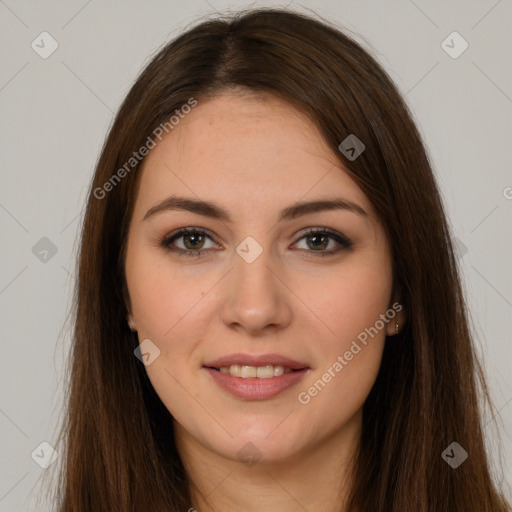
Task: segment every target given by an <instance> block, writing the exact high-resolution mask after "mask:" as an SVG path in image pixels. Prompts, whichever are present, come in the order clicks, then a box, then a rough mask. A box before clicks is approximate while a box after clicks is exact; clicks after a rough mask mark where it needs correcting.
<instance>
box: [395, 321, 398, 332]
mask: <svg viewBox="0 0 512 512" xmlns="http://www.w3.org/2000/svg"><path fill="white" fill-rule="evenodd" d="M395 334H398V322H396V321H395Z"/></svg>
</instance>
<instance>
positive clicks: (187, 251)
mask: <svg viewBox="0 0 512 512" xmlns="http://www.w3.org/2000/svg"><path fill="white" fill-rule="evenodd" d="M207 240H210V241H211V242H212V243H213V247H208V246H206V247H205V242H206V241H207ZM175 241H177V243H176V244H175V245H173V244H174V242H175ZM160 245H162V247H164V248H166V249H167V250H169V251H172V252H175V253H177V254H178V255H180V256H200V255H201V254H202V251H203V250H206V249H212V248H215V247H218V246H217V245H216V244H215V242H213V239H212V237H211V236H210V235H208V234H207V233H206V232H205V231H204V230H202V229H198V228H185V229H180V230H179V231H178V232H177V233H174V234H171V235H168V236H166V237H164V238H163V239H162V241H161V242H160Z"/></svg>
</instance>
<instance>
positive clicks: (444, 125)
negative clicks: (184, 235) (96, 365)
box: [0, 0, 512, 512]
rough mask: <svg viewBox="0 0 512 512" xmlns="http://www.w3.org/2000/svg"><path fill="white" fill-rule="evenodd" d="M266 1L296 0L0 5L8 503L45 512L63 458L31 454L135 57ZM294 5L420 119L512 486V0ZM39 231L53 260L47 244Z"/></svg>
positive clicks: (53, 412)
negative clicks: (40, 499)
mask: <svg viewBox="0 0 512 512" xmlns="http://www.w3.org/2000/svg"><path fill="white" fill-rule="evenodd" d="M257 5H258V6H259V5H286V3H283V4H277V3H276V4H274V3H272V2H265V3H252V4H245V3H241V2H230V3H226V2H224V1H222V0H192V1H176V2H172V3H171V2H163V1H147V2H142V1H139V2H133V1H132V2H121V1H109V2H106V1H105V2H99V1H98V0H89V1H87V0H82V1H65V2H64V1H52V2H35V1H25V2H22V1H15V0H0V41H1V44H0V48H1V49H0V52H1V58H2V66H1V70H0V109H1V127H0V129H1V139H2V151H1V153H0V155H1V156H0V158H1V165H0V169H1V173H2V176H1V179H2V181H1V183H2V185H1V188H0V228H1V233H2V243H1V269H0V311H1V315H2V319H1V326H2V328H1V330H2V334H1V343H2V345H1V348H2V356H3V357H2V359H1V363H0V365H1V366H0V375H1V383H2V386H1V395H0V429H1V433H2V435H1V446H0V459H1V461H2V463H1V473H0V510H2V511H9V512H12V511H28V510H36V509H37V510H43V507H37V506H36V504H35V500H36V498H37V494H38V492H39V488H38V487H37V486H36V483H37V482H38V479H39V477H40V476H41V475H42V473H44V472H45V471H51V469H52V468H56V467H57V466H58V462H59V460H60V459H58V458H57V463H56V464H53V465H52V466H51V467H50V469H49V470H43V469H41V468H40V467H39V466H38V465H37V464H36V462H34V460H33V459H32V458H31V453H32V452H33V451H34V450H35V449H36V448H37V447H38V446H39V444H40V443H41V442H43V441H47V442H49V443H50V444H52V442H53V440H54V429H55V426H56V422H57V420H58V415H59V413H60V410H61V400H62V387H63V383H64V381H63V379H64V376H65V374H64V361H65V356H66V354H67V351H68V348H69V340H70V338H69V327H70V326H69V323H66V318H67V312H68V310H69V304H70V298H71V290H72V286H73V284H74V274H75V266H74V259H75V257H76V249H77V244H76V237H77V229H78V226H79V225H80V221H81V215H82V208H83V205H84V201H85V197H86V191H87V187H88V185H89V182H90V179H91V176H92V172H93V168H94V165H95V163H96V160H97V157H98V154H99V151H100V148H101V145H102V143H103V140H104V137H105V134H106V132H107V129H108V128H109V126H110V124H111V122H112V119H113V113H114V112H115V111H116V109H117V108H118V106H119V104H120V102H121V101H122V99H123V97H124V96H125V94H126V93H127V91H128V89H129V88H130V86H131V84H132V83H133V81H134V79H135V78H136V76H137V75H138V72H139V71H140V69H141V66H142V65H143V64H144V63H145V62H147V60H148V59H149V58H150V56H152V55H154V53H155V52H156V51H157V49H158V48H159V47H160V46H161V45H162V44H163V43H164V42H166V41H168V40H169V39H170V38H171V37H173V36H174V35H176V34H177V33H179V32H181V31H183V30H184V29H185V28H186V27H187V26H188V25H189V24H190V23H191V22H193V21H194V20H195V19H196V18H197V17H198V16H200V15H206V14H208V13H213V12H215V10H218V11H223V10H225V9H226V8H230V9H237V8H241V7H247V6H257ZM288 5H290V6H291V7H293V8H296V9H298V10H302V11H306V12H307V9H312V10H314V11H315V12H317V13H318V14H320V15H321V16H323V17H324V18H326V19H329V20H332V21H334V22H336V23H338V24H339V25H340V26H342V27H345V28H346V29H348V30H350V31H354V32H355V33H356V34H360V36H356V39H357V40H359V41H360V42H361V43H362V44H363V45H364V46H368V45H370V46H371V47H373V48H374V49H375V52H376V54H377V58H378V59H379V61H380V62H381V63H382V64H383V66H384V67H385V68H386V69H387V70H388V72H389V73H390V74H391V76H392V78H393V79H394V80H395V82H396V83H397V85H398V87H399V88H400V90H401V91H402V92H403V94H404V95H405V97H406V100H407V102H408V103H409V105H410V107H411V109H412V111H413V113H414V115H415V117H416V119H417V122H418V125H419V127H420V130H421V132H422V134H423V136H424V138H425V141H426V143H427V146H428V148H429V151H430V154H431V157H432V161H433V164H434V165H435V170H436V173H437V176H438V179H439V184H440V187H441V190H442V193H443V196H444V198H445V202H446V205H447V209H448V214H449V216H450V221H451V223H452V226H453V231H454V233H455V236H456V237H457V239H458V240H459V248H460V253H459V254H460V258H459V261H460V265H461V268H462V270H463V274H464V281H465V287H466V289H467V293H468V299H469V304H470V306H471V311H472V318H473V321H474V326H475V332H476V335H477V349H478V352H479V353H480V354H481V355H482V357H484V365H485V369H486V372H487V375H488V379H489V384H490V387H491V392H492V396H493V399H494V401H495V404H496V408H497V410H498V411H499V415H498V419H499V421H500V432H501V438H502V444H501V446H500V445H499V444H497V437H496V432H495V431H494V430H492V429H491V425H492V424H490V423H488V426H487V430H486V434H487V439H488V442H489V449H490V450H491V453H492V458H493V461H494V462H496V463H499V462H500V459H502V462H503V464H504V474H502V475H501V478H503V479H504V480H506V481H508V484H507V483H506V482H505V481H504V482H503V485H505V486H506V492H507V493H508V495H509V496H512V493H511V492H510V487H509V486H510V483H511V482H512V439H511V430H512V428H511V424H512V377H511V367H512V347H511V343H510V341H511V331H512V328H511V327H512V326H511V317H512V315H511V313H512V286H511V282H512V279H511V277H512V276H511V273H512V272H511V265H510V261H511V259H510V258H511V253H512V251H511V245H512V229H511V224H512V222H511V220H512V219H511V207H512V199H511V198H512V189H511V188H507V187H512V175H511V173H510V169H511V165H510V164H511V162H510V153H511V152H510V147H511V145H510V142H511V116H510V114H511V104H512V99H511V98H512V93H511V63H512V59H511V29H510V27H511V11H512V8H511V2H510V0H500V1H496V0H479V1H458V2H445V1H441V0H436V1H429V2H427V1H420V0H415V1H412V0H403V1H390V0H387V1H380V2H377V1H375V2H370V1H361V0H359V1H355V0H352V1H347V0H343V1H339V0H338V1H320V0H318V1H314V2H309V3H302V4H299V3H298V2H291V3H288ZM43 31H47V32H49V33H50V34H51V35H52V37H53V38H54V39H55V40H56V41H57V42H58V45H59V46H58V48H57V50H56V51H55V52H54V53H53V54H52V55H51V56H50V57H48V58H47V59H43V58H41V57H40V56H39V55H38V54H37V53H36V52H35V51H34V50H33V49H32V47H31V43H32V41H34V40H36V43H37V41H40V38H38V36H39V34H41V32H43ZM453 31H457V32H459V33H460V34H461V36H462V37H463V38H464V39H465V40H466V41H467V42H468V43H469V48H468V49H467V50H466V51H465V52H464V53H463V54H462V55H460V56H459V57H458V58H456V59H454V58H452V57H450V56H449V55H448V54H447V53H446V52H445V51H444V49H443V48H442V46H441V43H442V41H443V40H445V38H446V37H447V36H448V35H449V34H451V33H452V32H453ZM39 44H40V45H41V43H39ZM449 44H452V43H449ZM453 44H454V45H455V49H457V48H460V45H459V43H458V42H455V43H453ZM45 48H48V44H47V43H46V44H45ZM507 196H508V198H507ZM43 237H47V238H48V239H49V240H50V241H51V242H52V243H53V244H54V245H55V248H56V249H57V252H56V254H54V255H53V254H52V252H51V251H50V252H48V253H47V254H46V255H45V254H44V253H43V252H41V251H42V250H44V249H45V247H46V245H45V244H48V242H47V241H42V242H39V241H40V239H41V238H43ZM38 242H39V244H42V245H41V246H39V245H38V246H36V249H34V250H33V247H34V246H35V245H36V244H37V243H38ZM46 248H47V247H46ZM45 258H46V261H45ZM41 259H42V260H43V261H42V260H41ZM490 419H491V416H489V415H488V416H487V419H486V422H488V421H489V420H490ZM39 450H41V449H40V448H39ZM43 451H44V449H43ZM440 456H441V454H440ZM470 456H471V455H470ZM498 477H499V472H498Z"/></svg>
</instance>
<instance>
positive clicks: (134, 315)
mask: <svg viewBox="0 0 512 512" xmlns="http://www.w3.org/2000/svg"><path fill="white" fill-rule="evenodd" d="M340 140H341V139H340ZM140 179H141V181H140V184H139V185H140V186H139V189H138V195H137V199H136V204H135V208H134V212H133V216H132V221H131V224H130V229H129V233H128V245H127V252H126V260H125V270H126V279H127V285H128V290H129V295H130V312H131V314H130V315H129V323H130V326H131V328H132V329H133V330H136V331H137V332H138V337H139V341H140V342H142V341H143V340H145V339H150V340H151V342H152V343H153V344H154V346H156V347H158V349H159V350H160V354H159V355H158V357H156V359H155V360H154V361H153V362H152V363H151V364H150V365H148V366H146V370H147V373H148V376H149V378H150V380H151V382H152V384H153V386H154V388H155V390H156V392H157V393H158V395H159V396H160V398H161V400H162V401H163V403H164V404H165V406H166V407H167V408H168V410H169V411H170V412H171V413H172V415H173V417H174V418H175V435H176V442H177V446H178V450H179V453H180V456H181V458H182V460H183V462H184V464H185V467H186V469H187V472H188V474H189V475H190V478H191V480H192V482H193V483H192V489H191V492H192V498H193V503H192V504H191V506H193V507H196V508H197V509H199V510H201V512H203V511H209V510H223V511H231V510H232V511H235V510H246V511H253V510H254V511H256V510H258V511H259V510H280V511H282V512H286V511H292V510H293V511H296V510H304V509H306V510H326V511H329V510H339V508H337V506H335V505H334V504H335V503H339V501H338V500H337V495H338V493H340V497H341V499H343V497H344V496H345V495H346V492H347V489H348V486H349V482H350V468H351V456H352V455H353V453H354V450H355V449H356V447H357V443H358V440H359V436H360V431H361V424H362V406H363V404H364V401H365V399H366V397H367V396H368V393H369V392H370V390H371V387H372V385H373V383H374V382H375V378H376V375H377V372H378V369H379V366H380V362H381V357H382V351H383V347H384V343H385V340H386V335H388V336H392V335H394V334H395V319H397V320H398V323H399V325H403V321H404V311H403V310H402V311H401V312H400V313H398V314H397V316H396V317H395V319H393V321H391V322H389V323H388V324H387V325H385V326H384V328H383V329H381V330H379V332H378V334H377V335H375V336H374V337H373V338H369V341H368V343H367V345H366V346H364V348H363V349H362V350H361V351H360V352H359V353H357V355H355V356H354V357H353V359H352V360H351V361H349V362H348V364H347V365H346V366H344V367H343V369H342V371H340V372H338V373H336V376H335V377H334V378H332V379H331V381H330V382H329V383H328V384H327V385H326V386H325V387H324V388H323V389H322V390H321V392H318V393H317V395H316V396H314V397H311V400H310V401H309V403H307V404H306V405H303V404H302V403H300V402H299V400H298V394H299V393H300V392H304V391H307V390H308V388H309V387H310V386H312V384H313V383H314V382H315V381H317V380H318V379H320V378H321V377H322V375H323V374H324V373H325V372H326V371H327V370H328V368H329V367H332V366H333V363H334V362H335V361H336V360H337V358H338V356H339V355H343V354H344V353H345V352H346V351H347V350H348V349H349V347H350V346H351V343H352V342H353V340H355V339H357V336H358V334H359V333H361V332H362V331H364V329H365V328H368V327H370V326H373V325H375V323H376V321H377V320H378V319H379V315H381V314H384V313H385V312H386V311H387V310H389V309H390V308H391V306H392V304H393V303H394V302H395V299H396V298H395V297H393V296H392V284H393V276H392V267H391V251H390V247H389V243H388V240H387V239H386V236H385V232H384V230H383V227H382V226H381V224H380V223H379V220H378V219H377V218H376V217H375V213H374V211H373V208H372V205H371V203H370V202H369V200H368V198H367V197H366V196H365V195H364V194H363V192H362V191H361V189H360V188H359V187H358V186H357V185H356V184H355V182H354V181H353V180H352V179H351V178H350V177H349V175H348V174H347V172H346V171H345V170H344V168H343V166H342V165H341V164H340V161H339V159H338V158H337V156H336V155H334V154H333V153H332V151H331V150H330V148H329V147H328V146H327V145H326V143H325V141H324V140H323V138H322V136H321V134H320V132H319V131H318V129H317V128H316V127H315V126H314V125H313V124H312V123H311V122H310V121H309V120H308V119H307V118H306V117H305V116H304V115H303V114H301V113H300V112H299V111H297V110H296V109H294V108H293V107H292V106H290V105H289V104H288V103H285V102H283V101H282V100H279V99H277V98H275V97H272V96H267V97H262V96H256V95H252V94H246V95H240V94H235V93H234V92H225V93H223V94H221V95H218V96H216V97H215V98H213V99H209V100H204V101H199V104H198V105H197V106H196V107H195V108H194V109H193V110H192V111H191V112H190V113H189V114H188V115H187V116H186V117H185V118H184V119H183V120H181V121H180V123H179V125H177V126H176V127H175V128H174V129H173V131H172V132H170V133H169V134H168V135H167V136H166V137H164V138H163V140H162V141H161V142H159V143H158V145H157V146H156V147H155V148H154V149H153V150H151V152H150V153H149V154H148V156H147V157H146V159H145V160H144V162H143V168H142V176H141V177H140ZM171 195H179V196H185V197H189V198H192V199H201V200H206V201H211V202H215V203H216V204H218V205H219V206H221V207H222V208H224V209H225V210H227V211H228V213H229V215H230V217H231V218H232V222H225V221H222V220H218V219H213V218H210V217H206V216H204V215H200V214H198V213H193V212H190V211H183V210H181V211H179V210H168V211H163V212H160V213H157V214H155V215H153V216H150V217H148V218H147V219H145V220H143V219H144V216H145V214H146V212H147V211H148V210H149V209H150V208H152V207H154V206H155V205H157V204H159V203H161V202H162V201H163V200H164V199H166V198H168V197H169V196H171ZM334 197H336V198H344V199H345V200H348V201H351V202H353V203H356V204H357V205H359V206H360V207H361V208H363V209H364V211H365V212H366V215H359V214H356V213H354V212H351V211H347V210H341V209H337V210H330V211H321V212H315V213H309V214H307V215H303V216H300V217H296V218H294V219H290V220H284V221H281V222H277V218H278V213H279V212H280V211H281V210H282V209H283V208H286V207H288V206H291V205H294V204H295V203H296V202H297V201H312V200H318V199H327V198H334ZM181 228H202V229H204V230H207V231H208V235H210V236H211V239H210V238H208V237H204V238H203V241H201V240H200V241H199V242H198V241H197V239H195V240H192V241H191V240H190V238H187V237H186V236H185V237H183V236H182V237H181V238H178V239H175V240H174V242H173V243H172V246H173V247H175V248H176V249H179V248H182V249H186V248H189V249H190V247H192V248H193V249H194V248H196V249H195V250H196V251H197V250H199V249H202V250H203V253H202V255H200V256H197V255H195V256H186V255H185V256H180V255H178V254H177V253H174V252H171V251H169V250H168V249H166V248H164V247H162V246H161V245H160V242H161V240H162V239H164V238H165V237H166V235H169V234H172V233H174V232H176V231H178V230H179V229H181ZM305 228H329V229H330V230H333V231H335V232H337V233H340V234H342V235H344V236H345V237H348V238H349V239H350V241H351V242H352V244H353V245H352V247H351V248H350V249H346V248H343V246H341V245H340V244H339V243H337V242H336V240H335V239H332V238H326V239H322V238H321V239H320V241H321V242H322V243H323V244H324V245H322V244H320V245H321V247H320V249H318V248H316V246H315V245H314V243H313V242H314V240H312V238H314V236H313V237H312V236H309V237H307V236H305V235H304V230H305ZM247 236H251V237H253V238H254V239H255V240H256V241H257V242H258V244H259V245H260V246H261V247H262V249H263V252H262V254H260V255H259V256H258V257H257V258H256V259H255V261H253V262H252V263H247V262H246V261H245V260H244V259H242V258H241V257H240V256H239V255H238V254H237V252H236V248H237V246H238V245H239V244H240V243H241V242H242V241H243V240H244V239H245V238H246V237H247ZM317 240H318V239H317ZM185 244H187V245H185ZM336 248H340V249H341V250H340V251H339V252H338V253H336V254H333V255H330V256H329V255H327V256H325V257H322V256H320V255H318V253H319V252H322V251H323V252H329V251H330V250H332V249H336ZM388 342H392V339H389V340H388ZM360 345H361V344H360ZM361 346H363V345H361ZM236 352H243V353H248V354H256V355H259V354H265V353H278V354H281V355H284V356H286V357H290V358H292V359H295V360H298V361H301V362H304V363H306V364H307V366H309V368H310V370H309V371H308V373H307V374H306V375H305V377H304V378H303V379H302V381H301V382H299V383H298V384H296V385H294V386H292V387H291V388H289V389H287V390H285V391H284V392H282V393H281V394H279V395H277V396H276V397H274V398H271V399H268V400H260V401H253V400H243V399H240V398H236V397H234V396H232V395H230V394H228V393H227V392H226V391H224V390H223V389H221V388H220V387H219V386H218V385H217V384H216V383H215V382H214V381H213V379H212V378H211V376H210V375H209V374H208V373H207V372H206V371H205V370H204V369H203V368H202V366H203V365H204V364H205V363H206V362H208V361H212V360H214V359H216V358H218V357H221V356H224V355H228V354H232V353H236ZM248 442H250V443H252V444H253V445H254V446H255V447H256V449H257V453H258V456H259V457H260V458H259V460H258V461H257V463H256V464H254V465H251V464H246V463H244V462H243V461H241V460H240V458H239V456H238V455H237V453H238V452H239V450H240V449H241V448H242V447H244V445H246V443H248ZM340 486H341V488H340Z"/></svg>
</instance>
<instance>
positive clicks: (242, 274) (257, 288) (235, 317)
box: [222, 250, 292, 336]
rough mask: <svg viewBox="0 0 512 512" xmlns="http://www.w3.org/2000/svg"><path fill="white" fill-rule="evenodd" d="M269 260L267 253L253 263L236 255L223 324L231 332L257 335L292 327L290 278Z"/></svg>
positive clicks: (227, 285) (228, 284)
mask: <svg viewBox="0 0 512 512" xmlns="http://www.w3.org/2000/svg"><path fill="white" fill-rule="evenodd" d="M269 259H270V258H269V253H268V251H266V250H264V251H263V252H262V253H261V254H260V255H259V256H258V257H257V258H256V260H254V261H253V262H252V263H248V262H247V261H245V260H244V259H243V258H241V257H240V256H239V255H238V254H235V256H234V268H233V269H232V271H231V272H229V274H228V276H227V282H226V283H225V288H224V293H225V301H224V303H223V307H222V321H223V322H224V324H225V325H226V326H228V327H229V328H230V329H235V330H237V331H239V332H243V331H245V332H246V333H248V334H250V335H251V336H256V335H262V334H265V333H268V332H276V331H278V330H281V329H283V328H285V327H286V326H288V325H289V324H290V322H291V318H292V310H291V305H290V302H289V301H290V295H291V292H290V290H289V288H288V287H287V286H286V279H285V278H283V277H284V276H282V275H280V272H279V270H277V269H276V268H273V267H272V266H271V263H272V262H270V261H269ZM274 266H275V267H277V266H276V265H274ZM281 273H282V272H281Z"/></svg>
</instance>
